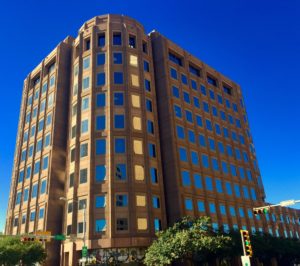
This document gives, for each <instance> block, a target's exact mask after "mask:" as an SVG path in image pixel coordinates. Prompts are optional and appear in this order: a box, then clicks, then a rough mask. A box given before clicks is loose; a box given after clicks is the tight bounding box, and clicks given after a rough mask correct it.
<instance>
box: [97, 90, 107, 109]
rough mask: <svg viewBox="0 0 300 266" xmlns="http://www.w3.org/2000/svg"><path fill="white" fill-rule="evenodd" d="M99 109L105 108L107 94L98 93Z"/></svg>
mask: <svg viewBox="0 0 300 266" xmlns="http://www.w3.org/2000/svg"><path fill="white" fill-rule="evenodd" d="M96 106H97V107H105V93H98V94H97V98H96Z"/></svg>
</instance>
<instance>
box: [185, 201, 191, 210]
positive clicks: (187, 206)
mask: <svg viewBox="0 0 300 266" xmlns="http://www.w3.org/2000/svg"><path fill="white" fill-rule="evenodd" d="M184 203H185V209H186V210H188V211H192V210H193V201H192V200H191V199H185V200H184Z"/></svg>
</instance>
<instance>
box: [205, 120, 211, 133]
mask: <svg viewBox="0 0 300 266" xmlns="http://www.w3.org/2000/svg"><path fill="white" fill-rule="evenodd" d="M205 125H206V129H207V130H209V131H212V124H211V121H210V120H208V119H206V120H205Z"/></svg>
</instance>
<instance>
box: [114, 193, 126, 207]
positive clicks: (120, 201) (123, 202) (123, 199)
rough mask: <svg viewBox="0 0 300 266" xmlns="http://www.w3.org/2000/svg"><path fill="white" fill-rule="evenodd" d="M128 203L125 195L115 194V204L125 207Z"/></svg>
mask: <svg viewBox="0 0 300 266" xmlns="http://www.w3.org/2000/svg"><path fill="white" fill-rule="evenodd" d="M127 205H128V197H127V195H116V206H118V207H126V206H127Z"/></svg>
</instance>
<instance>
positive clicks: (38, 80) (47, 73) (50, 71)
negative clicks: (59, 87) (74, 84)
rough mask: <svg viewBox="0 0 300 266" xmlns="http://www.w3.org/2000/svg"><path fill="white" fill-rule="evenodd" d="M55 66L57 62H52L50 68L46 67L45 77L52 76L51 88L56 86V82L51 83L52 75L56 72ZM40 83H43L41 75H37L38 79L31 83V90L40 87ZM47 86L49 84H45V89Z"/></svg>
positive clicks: (35, 78)
mask: <svg viewBox="0 0 300 266" xmlns="http://www.w3.org/2000/svg"><path fill="white" fill-rule="evenodd" d="M55 66H56V64H55V62H52V63H50V64H49V65H48V66H45V67H44V77H45V76H46V75H50V76H51V77H50V87H52V86H53V85H54V81H53V80H52V81H51V78H53V76H52V73H53V72H54V70H55ZM40 82H41V79H40V75H37V76H36V77H34V78H33V79H32V81H31V83H32V86H31V87H30V89H32V88H33V87H35V86H37V85H39V84H40ZM45 84H47V82H46V83H44V84H43V87H44V85H45ZM45 86H47V85H45ZM44 90H47V89H44Z"/></svg>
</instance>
